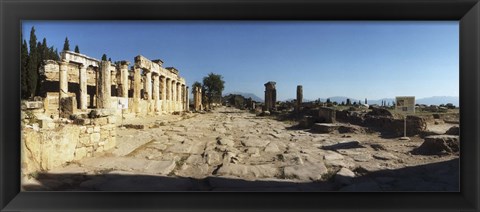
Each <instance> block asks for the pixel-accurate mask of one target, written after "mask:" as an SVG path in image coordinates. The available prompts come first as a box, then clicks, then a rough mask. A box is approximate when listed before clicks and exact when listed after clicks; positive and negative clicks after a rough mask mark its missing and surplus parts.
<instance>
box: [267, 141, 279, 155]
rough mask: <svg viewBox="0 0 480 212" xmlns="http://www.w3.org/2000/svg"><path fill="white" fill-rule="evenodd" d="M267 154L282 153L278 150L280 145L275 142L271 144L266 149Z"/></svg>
mask: <svg viewBox="0 0 480 212" xmlns="http://www.w3.org/2000/svg"><path fill="white" fill-rule="evenodd" d="M264 151H265V152H269V153H276V152H280V149H279V148H278V145H276V144H274V143H273V142H270V143H269V144H268V145H267V146H266V147H265V150H264Z"/></svg>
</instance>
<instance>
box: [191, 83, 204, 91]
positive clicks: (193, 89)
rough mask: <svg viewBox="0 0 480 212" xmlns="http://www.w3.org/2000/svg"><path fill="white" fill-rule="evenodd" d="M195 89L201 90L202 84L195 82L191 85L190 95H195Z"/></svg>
mask: <svg viewBox="0 0 480 212" xmlns="http://www.w3.org/2000/svg"><path fill="white" fill-rule="evenodd" d="M196 87H199V88H201V87H202V83H200V82H199V81H195V82H194V83H193V84H192V94H195V88H196Z"/></svg>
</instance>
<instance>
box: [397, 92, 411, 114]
mask: <svg viewBox="0 0 480 212" xmlns="http://www.w3.org/2000/svg"><path fill="white" fill-rule="evenodd" d="M395 99H396V101H395V110H396V111H397V113H403V114H407V113H415V97H414V96H397V97H396V98H395Z"/></svg>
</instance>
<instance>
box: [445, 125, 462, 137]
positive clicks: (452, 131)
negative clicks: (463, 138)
mask: <svg viewBox="0 0 480 212" xmlns="http://www.w3.org/2000/svg"><path fill="white" fill-rule="evenodd" d="M445 134H447V135H460V127H458V126H453V127H450V129H448V130H447V132H445Z"/></svg>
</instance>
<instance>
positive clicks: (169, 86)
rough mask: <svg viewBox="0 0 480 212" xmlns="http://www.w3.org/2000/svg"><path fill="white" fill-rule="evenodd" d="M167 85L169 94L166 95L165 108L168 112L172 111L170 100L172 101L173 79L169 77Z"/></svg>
mask: <svg viewBox="0 0 480 212" xmlns="http://www.w3.org/2000/svg"><path fill="white" fill-rule="evenodd" d="M166 85H167V90H166V94H167V96H166V102H165V108H166V111H167V112H171V110H170V102H171V101H172V79H170V78H167V81H166Z"/></svg>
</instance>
